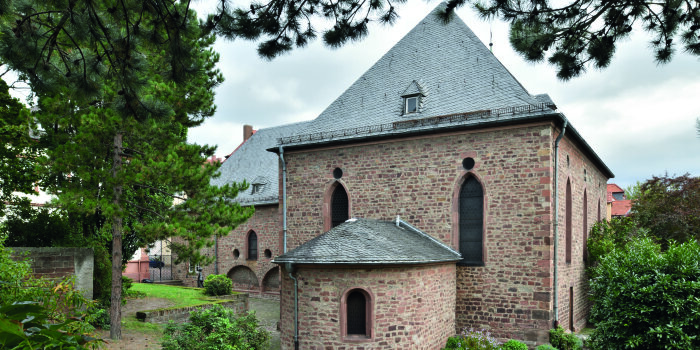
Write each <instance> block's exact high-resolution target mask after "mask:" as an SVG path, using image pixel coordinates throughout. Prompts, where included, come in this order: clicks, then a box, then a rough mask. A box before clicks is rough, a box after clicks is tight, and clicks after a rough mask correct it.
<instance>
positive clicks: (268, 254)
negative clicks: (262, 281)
mask: <svg viewBox="0 0 700 350" xmlns="http://www.w3.org/2000/svg"><path fill="white" fill-rule="evenodd" d="M271 257H272V251H270V250H269V249H265V258H266V259H269V258H271Z"/></svg>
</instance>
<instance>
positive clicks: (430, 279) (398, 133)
mask: <svg viewBox="0 0 700 350" xmlns="http://www.w3.org/2000/svg"><path fill="white" fill-rule="evenodd" d="M440 6H444V4H443V5H440ZM220 171H221V174H222V175H221V177H219V178H217V179H214V180H213V183H214V184H221V185H223V184H226V183H230V182H241V181H243V180H246V181H247V182H248V183H250V184H251V186H250V188H249V189H248V190H247V191H245V193H240V195H239V197H238V198H237V201H238V202H239V203H240V204H241V205H254V206H255V214H254V215H253V217H251V218H250V219H249V220H248V221H247V222H245V223H243V224H241V225H240V226H238V227H237V228H236V229H235V230H233V231H232V232H231V233H230V234H229V235H228V236H226V237H219V238H217V242H216V245H215V247H216V248H213V249H210V250H208V251H206V252H205V253H207V254H210V255H211V256H215V257H216V261H217V264H216V265H215V266H207V267H204V274H211V273H215V272H216V271H221V273H225V274H227V275H228V277H229V278H231V280H232V281H233V285H234V289H236V290H239V291H246V292H249V293H251V294H257V295H262V296H265V297H275V298H279V299H280V318H281V320H280V331H281V347H282V349H294V348H295V346H298V348H300V349H327V348H333V349H341V348H344V349H361V348H362V349H397V348H401V349H427V350H433V349H440V348H442V347H444V345H445V341H446V339H447V337H448V336H451V335H454V334H456V333H458V332H459V331H461V330H462V329H464V328H476V329H487V330H489V331H490V332H491V333H492V334H493V335H495V336H496V337H499V338H501V339H509V338H515V339H520V340H523V341H525V342H526V343H527V344H528V345H530V346H531V347H533V346H535V345H539V344H543V343H547V342H548V330H549V329H550V328H552V327H553V326H554V325H561V326H563V327H564V328H566V329H570V330H579V329H581V328H583V327H584V326H585V325H586V320H587V317H588V310H589V301H588V298H587V295H588V294H587V287H586V274H585V259H586V254H585V251H586V248H585V242H586V239H587V233H588V228H590V227H591V226H592V225H593V224H594V223H595V222H596V221H598V220H601V219H603V217H602V215H601V213H602V211H603V210H605V199H606V188H605V185H606V183H607V181H608V179H609V178H612V177H613V174H612V172H611V171H610V169H608V167H607V166H606V165H605V164H604V162H603V161H602V160H601V159H600V158H599V157H598V156H597V154H596V153H595V152H594V150H593V149H592V148H591V146H590V145H588V143H586V141H585V140H584V138H583V137H582V136H581V135H580V134H579V133H578V132H577V130H576V129H575V128H574V126H573V125H571V123H570V122H569V121H568V120H567V118H566V117H565V116H564V114H563V113H562V112H561V111H559V110H558V107H557V106H556V105H555V104H554V102H553V101H552V100H551V98H550V97H549V96H548V95H546V94H540V95H533V94H530V93H529V92H528V91H527V90H526V89H525V88H524V87H523V85H522V84H521V83H520V82H519V81H518V80H516V79H515V77H514V76H513V75H512V74H511V73H510V72H509V71H508V70H507V69H506V68H505V67H504V66H503V65H502V64H501V62H500V61H498V59H497V58H496V57H495V56H494V55H493V54H492V53H491V52H490V51H489V49H488V48H487V47H486V46H485V45H484V44H483V43H482V42H481V41H480V40H479V39H478V38H477V37H476V36H475V35H474V33H473V32H472V31H471V30H470V29H469V28H468V27H467V25H466V24H465V23H464V22H463V21H462V20H461V19H459V18H457V17H455V18H454V19H453V20H452V21H450V22H449V23H447V24H444V23H442V21H440V20H439V19H438V18H437V16H436V14H435V12H433V13H430V14H429V15H428V16H427V17H425V18H424V19H423V20H422V21H421V22H420V23H419V24H418V25H417V26H416V27H415V28H414V29H413V30H411V31H410V32H409V33H408V34H407V35H406V36H405V37H404V38H403V39H401V40H400V41H399V42H398V43H397V44H396V45H395V46H394V47H393V48H391V49H390V50H389V51H388V52H387V53H386V54H385V55H384V56H383V57H382V58H381V59H379V61H377V62H376V63H375V64H374V66H372V67H371V68H370V69H369V70H368V71H367V72H366V73H364V74H363V75H362V76H361V77H359V79H358V80H357V81H356V82H355V83H353V84H352V85H351V86H350V87H348V89H347V90H346V91H345V92H344V93H343V94H342V95H341V96H339V97H338V98H337V99H336V100H335V101H334V102H333V103H331V104H330V105H329V106H328V108H327V109H326V110H325V111H323V112H322V113H321V114H320V115H319V116H318V117H317V118H316V119H314V120H311V121H306V122H301V123H294V124H287V125H282V126H276V127H271V128H262V129H259V130H257V132H256V133H255V134H253V135H252V136H250V137H249V138H248V139H247V140H246V141H245V142H244V143H243V144H242V145H241V146H240V147H239V148H238V149H237V150H236V151H235V152H234V153H233V154H231V155H230V157H228V159H226V160H225V161H224V162H223V163H222V166H221V169H220ZM187 271H188V266H186V264H183V265H180V266H177V267H176V268H175V271H174V274H176V275H178V277H176V278H178V279H182V280H183V281H185V283H186V284H188V285H192V286H194V285H195V284H196V278H195V277H196V276H195V275H188V273H187Z"/></svg>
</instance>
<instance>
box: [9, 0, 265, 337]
mask: <svg viewBox="0 0 700 350" xmlns="http://www.w3.org/2000/svg"><path fill="white" fill-rule="evenodd" d="M0 5H3V6H2V7H0V18H1V19H2V25H1V27H0V31H2V36H1V37H0V57H1V58H2V59H3V61H4V62H6V64H7V65H8V66H9V67H10V68H12V69H14V70H16V71H17V72H19V73H20V76H21V78H23V79H26V81H27V82H28V83H29V85H30V87H31V89H32V93H33V94H34V97H36V100H37V102H38V107H39V111H38V112H37V113H36V114H35V117H36V119H37V120H38V122H39V123H40V125H41V128H42V130H43V134H42V137H41V141H40V145H41V146H42V147H43V149H44V153H43V156H42V157H41V158H40V160H39V161H40V164H41V165H42V169H44V172H43V173H42V174H41V175H42V177H43V180H42V181H43V182H42V186H43V187H44V188H45V189H46V190H47V191H48V192H49V193H53V194H56V195H57V201H56V204H57V205H59V206H61V208H62V209H63V210H67V211H70V212H73V213H84V214H85V215H94V214H96V213H97V214H99V215H101V216H103V217H104V218H105V220H106V223H105V227H106V228H109V229H111V235H112V249H113V250H112V296H111V308H110V315H111V324H112V327H111V330H110V336H111V338H113V339H120V338H121V322H120V320H121V309H120V306H121V302H120V301H121V266H122V238H123V236H124V234H125V230H126V232H127V233H129V232H132V231H133V232H136V233H137V234H139V235H142V237H144V239H145V240H146V241H154V240H157V239H165V238H167V237H173V236H179V237H183V239H184V242H185V244H180V245H176V246H174V247H173V250H174V251H175V252H176V253H177V254H178V257H179V258H180V260H183V259H191V260H192V261H195V262H203V263H206V262H207V258H206V257H203V256H202V255H201V254H200V253H199V249H200V248H201V247H203V246H206V245H211V242H212V241H211V237H212V236H214V235H225V234H227V233H228V232H229V231H230V230H231V228H232V227H235V226H236V225H238V224H240V223H241V222H243V221H245V220H246V219H247V218H248V217H250V215H252V209H250V208H241V207H240V206H239V205H237V204H236V203H235V202H233V199H234V198H235V196H236V195H237V193H238V191H239V190H241V189H244V188H245V187H246V185H245V184H238V185H235V184H234V185H227V186H223V187H215V186H211V185H210V183H209V181H210V179H211V178H212V177H213V176H215V175H216V172H217V167H218V166H217V165H209V164H205V162H204V160H205V159H206V158H207V157H209V156H210V155H212V154H213V152H214V148H213V147H208V146H199V145H193V144H188V143H187V142H186V136H187V129H188V128H189V127H193V126H197V125H199V124H201V123H202V122H203V121H204V119H205V118H207V117H209V116H211V115H212V114H213V113H214V110H215V108H214V105H213V88H214V87H215V86H216V85H217V84H219V83H220V82H221V80H222V76H221V74H220V73H219V71H218V70H217V69H216V67H215V65H216V62H217V61H218V55H217V54H216V53H215V52H213V51H212V49H211V48H210V47H211V45H212V44H213V42H214V40H215V38H214V36H213V35H212V34H211V33H210V32H206V31H203V28H202V27H201V26H200V25H199V23H198V21H197V18H196V15H195V13H194V12H193V11H192V10H191V9H190V8H189V7H188V5H189V4H188V3H186V2H185V3H180V2H175V1H157V0H151V1H149V0H146V1H141V0H120V1H102V2H91V1H87V2H76V1H73V0H65V1H61V0H57V1H49V2H44V1H5V2H0ZM158 195H165V196H174V197H178V198H181V199H182V202H181V203H179V204H177V205H165V206H164V205H163V202H162V201H158V200H155V201H154V198H155V197H156V196H158ZM145 214H148V215H151V216H153V217H157V218H158V220H139V219H138V216H142V217H143V215H145ZM133 216H136V217H137V218H136V219H135V220H131V224H130V225H126V227H125V225H124V222H125V219H126V218H129V219H133Z"/></svg>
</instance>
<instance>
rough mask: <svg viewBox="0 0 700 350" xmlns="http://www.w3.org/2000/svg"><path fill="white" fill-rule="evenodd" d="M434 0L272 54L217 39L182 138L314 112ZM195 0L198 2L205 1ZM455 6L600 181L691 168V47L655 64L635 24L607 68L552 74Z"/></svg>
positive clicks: (238, 132)
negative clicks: (211, 92) (334, 45)
mask: <svg viewBox="0 0 700 350" xmlns="http://www.w3.org/2000/svg"><path fill="white" fill-rule="evenodd" d="M234 3H235V2H234ZM438 3H439V2H437V1H430V2H425V1H424V0H410V1H408V2H407V3H406V4H403V5H398V6H397V9H398V12H399V15H400V18H399V20H398V21H397V22H396V23H395V24H394V25H393V26H388V27H385V26H382V25H380V24H374V25H371V26H370V33H369V36H368V37H367V38H365V39H364V40H362V41H360V42H355V43H350V44H348V45H346V46H344V47H342V48H340V49H330V48H328V47H325V46H324V45H323V44H322V43H321V42H320V41H319V40H317V41H315V42H314V43H313V44H311V45H309V46H308V47H306V48H303V49H295V50H294V51H293V52H292V53H290V54H286V55H283V56H281V57H279V58H276V59H275V60H272V61H267V60H263V59H261V58H259V57H258V55H257V53H256V50H255V49H256V45H257V44H256V43H251V42H246V41H242V40H241V41H234V42H230V41H224V40H221V39H220V40H219V41H218V42H217V44H216V46H215V49H216V50H217V51H218V52H219V53H220V54H221V61H220V63H219V68H220V69H221V71H222V72H223V74H224V77H225V79H226V81H225V82H224V83H223V84H222V85H221V86H219V87H218V88H217V90H216V105H217V106H218V109H217V113H216V115H215V116H214V117H213V118H211V119H209V120H208V121H207V122H206V123H205V124H204V125H202V126H200V127H198V128H196V129H193V130H191V131H190V134H189V140H190V141H191V142H195V143H200V144H210V145H217V146H218V149H217V152H216V154H217V155H218V156H224V155H226V154H228V153H230V152H231V151H233V149H235V147H236V146H237V145H238V144H239V143H240V142H241V141H242V134H243V131H242V128H243V125H244V124H251V125H253V127H254V128H255V129H259V128H265V127H270V126H276V125H281V124H287V123H292V122H297V121H302V120H310V119H313V118H315V117H316V116H318V115H319V114H320V113H321V112H322V111H323V110H324V109H325V108H326V107H327V106H328V105H329V104H330V103H331V102H333V100H335V99H336V98H337V97H338V96H339V95H340V94H341V93H342V92H343V91H345V89H346V88H348V87H349V86H350V85H351V84H352V83H353V82H354V81H355V80H356V79H357V78H359V77H360V75H362V73H364V72H365V71H366V70H367V69H369V68H370V67H371V65H372V64H374V63H375V62H376V61H377V60H378V59H379V58H380V57H381V56H382V55H383V54H384V53H386V52H387V51H388V50H389V49H390V48H391V47H392V46H393V45H394V44H396V42H398V40H399V39H401V38H402V37H403V36H404V35H405V34H406V33H408V31H410V30H411V29H412V28H413V27H414V26H415V25H416V24H418V22H419V21H420V20H421V19H422V18H423V17H425V16H426V15H427V14H428V13H429V12H430V11H431V10H432V9H433V8H434V7H435V6H437V4H438ZM197 6H198V7H199V12H200V13H201V12H207V11H209V10H208V9H207V6H212V3H211V2H209V1H208V0H207V1H204V2H200V3H198V4H197ZM457 13H458V15H459V16H460V17H461V18H462V20H464V22H466V23H467V25H468V26H469V27H470V28H471V29H472V31H474V33H475V34H476V35H477V36H478V37H479V38H480V39H481V40H482V42H484V43H485V44H488V42H489V38H490V33H492V37H493V44H494V45H493V52H494V54H495V55H496V57H498V59H499V60H500V61H501V62H502V63H503V64H504V65H505V66H506V67H507V68H508V69H509V70H510V71H511V73H512V74H513V75H514V76H515V77H516V78H517V79H518V80H519V81H520V83H521V84H522V85H523V86H525V88H526V89H528V91H529V92H530V93H531V94H540V93H547V94H549V95H550V96H551V97H552V99H553V100H554V102H555V103H556V104H557V106H558V107H559V111H561V112H563V113H564V114H565V115H566V116H567V118H568V119H569V121H570V122H571V124H572V125H573V126H574V127H575V128H576V129H577V130H578V131H579V132H580V133H581V135H582V136H583V137H584V138H585V139H586V141H587V142H588V143H589V144H590V145H591V147H592V148H593V149H594V150H595V152H596V153H597V154H598V155H599V156H600V158H601V159H602V160H603V161H604V162H605V163H606V164H607V165H608V167H609V168H610V169H611V170H612V171H613V173H614V174H615V178H614V179H611V181H610V182H615V183H617V184H619V185H620V186H622V187H623V188H624V187H627V186H629V185H631V184H634V183H635V182H637V181H644V180H645V179H648V178H650V177H651V176H652V175H663V174H664V173H666V172H668V174H670V175H673V174H676V175H681V174H684V173H686V172H688V173H690V174H691V175H694V176H700V138H699V137H698V134H697V129H696V128H695V120H696V118H698V117H700V59H698V57H693V56H691V55H688V54H685V53H683V52H677V53H676V55H675V56H674V59H673V61H672V62H671V63H669V64H665V65H657V64H656V63H655V62H654V60H653V55H652V52H651V51H650V49H649V47H648V41H649V38H650V37H649V36H648V35H647V34H646V33H644V32H639V31H636V32H635V33H634V34H635V35H634V36H633V37H632V38H631V39H630V40H627V41H626V42H624V43H622V44H621V45H619V46H618V49H617V53H616V54H615V57H614V58H613V61H612V64H611V65H610V66H609V67H608V68H607V69H605V70H602V71H598V70H595V69H590V70H589V71H588V72H586V73H585V74H584V75H583V76H581V77H579V78H575V79H572V80H570V81H568V82H562V81H559V80H558V79H557V78H556V73H555V70H554V69H553V68H552V67H551V66H549V65H548V64H546V63H539V64H532V63H528V62H525V60H524V59H522V58H521V57H520V56H518V55H517V54H515V52H514V51H513V50H512V49H511V48H510V46H509V43H508V27H507V25H506V24H505V23H503V22H500V21H493V22H485V21H482V20H480V19H479V18H478V17H477V16H476V14H475V12H474V10H472V9H471V8H462V9H460V10H458V11H457ZM678 51H682V48H679V50H678Z"/></svg>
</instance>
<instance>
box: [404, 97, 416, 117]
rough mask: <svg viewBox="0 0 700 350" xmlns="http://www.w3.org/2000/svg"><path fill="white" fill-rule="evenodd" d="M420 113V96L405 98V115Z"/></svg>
mask: <svg viewBox="0 0 700 350" xmlns="http://www.w3.org/2000/svg"><path fill="white" fill-rule="evenodd" d="M417 111H418V96H410V97H404V108H403V114H410V113H416V112H417Z"/></svg>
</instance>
